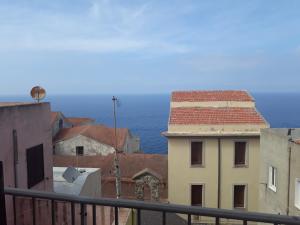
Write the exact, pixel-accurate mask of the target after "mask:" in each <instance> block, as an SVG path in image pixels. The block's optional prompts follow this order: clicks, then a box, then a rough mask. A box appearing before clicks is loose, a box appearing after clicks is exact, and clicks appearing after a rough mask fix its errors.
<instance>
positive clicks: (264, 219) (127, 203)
mask: <svg viewBox="0 0 300 225" xmlns="http://www.w3.org/2000/svg"><path fill="white" fill-rule="evenodd" d="M10 196H12V201H13V203H14V204H13V206H14V207H13V209H14V210H13V217H14V220H15V221H16V215H17V214H18V212H17V211H16V206H15V200H16V198H18V197H22V198H26V199H30V202H31V209H34V210H30V212H31V223H30V224H32V225H36V224H39V222H38V220H37V213H36V211H37V205H36V201H37V200H45V201H49V202H50V211H51V212H50V214H51V219H50V221H48V222H49V223H50V224H52V225H54V224H57V221H56V218H57V215H55V214H56V212H57V211H56V210H55V207H54V206H55V204H56V203H57V202H64V203H68V204H69V205H70V211H71V213H70V224H72V225H74V224H80V225H87V224H93V225H96V224H98V225H99V224H102V223H101V222H100V221H99V220H98V219H97V218H98V217H97V215H96V207H98V206H107V207H112V208H113V210H114V222H113V224H115V225H119V224H120V223H119V216H120V215H119V211H120V209H122V208H128V209H132V210H133V211H134V212H135V213H134V214H135V216H134V217H133V219H132V223H128V222H127V223H126V224H135V225H142V224H143V225H144V224H146V221H143V216H142V214H143V211H145V210H146V211H148V210H149V211H155V212H157V213H159V214H161V216H160V218H161V221H160V223H157V221H156V222H155V225H160V224H161V225H166V224H171V223H170V221H169V220H168V219H167V214H171V213H173V214H174V213H175V214H183V215H186V222H185V223H186V224H188V225H190V224H192V216H194V215H198V216H204V217H211V218H212V221H214V224H216V225H218V224H221V223H222V220H223V219H229V220H234V221H239V223H238V224H243V225H247V224H250V223H251V222H261V223H268V224H274V225H279V224H286V225H299V224H300V217H289V216H284V215H274V214H265V213H254V212H245V211H233V210H225V209H212V208H201V207H191V206H184V205H174V204H161V203H150V202H143V201H134V200H124V199H108V198H99V199H94V198H89V197H81V196H75V195H67V194H57V193H54V192H42V191H34V190H25V189H16V188H5V187H4V181H3V167H2V163H1V162H0V224H1V225H10V224H8V223H7V220H6V219H7V218H6V212H7V210H6V207H5V205H6V204H5V203H6V202H7V201H6V202H5V198H10ZM87 206H89V207H91V208H92V210H91V211H87V210H86V207H87ZM77 207H78V209H79V210H77V211H78V212H77V211H76V208H77ZM89 214H91V215H89ZM87 216H91V218H92V220H91V221H89V223H87V220H86V217H87ZM77 217H79V220H77V219H76V218H77ZM44 220H45V218H44ZM148 222H149V221H148ZM150 223H151V222H150ZM156 223H157V224H156ZM43 224H44V223H43ZM151 224H154V223H151ZM227 224H228V223H227ZM235 224H236V222H235Z"/></svg>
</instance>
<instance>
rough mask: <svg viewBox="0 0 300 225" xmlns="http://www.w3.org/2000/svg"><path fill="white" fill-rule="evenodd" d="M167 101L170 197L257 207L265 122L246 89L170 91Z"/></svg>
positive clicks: (225, 206)
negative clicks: (169, 97) (262, 132)
mask: <svg viewBox="0 0 300 225" xmlns="http://www.w3.org/2000/svg"><path fill="white" fill-rule="evenodd" d="M170 105H171V108H170V116H169V124H168V131H167V132H164V133H163V134H164V135H165V136H166V137H167V138H168V198H169V201H170V203H176V204H185V205H198V206H203V207H211V208H223V209H240V210H248V211H257V209H258V204H259V203H258V196H259V186H258V182H259V154H260V153H259V149H260V147H259V145H260V129H262V128H268V127H269V124H268V123H267V122H266V121H265V119H264V118H263V117H262V116H261V115H260V114H259V112H258V111H257V110H256V108H255V101H254V99H253V98H252V97H251V96H250V95H249V94H248V93H247V92H245V91H191V92H173V93H172V98H171V104H170ZM194 219H197V218H194Z"/></svg>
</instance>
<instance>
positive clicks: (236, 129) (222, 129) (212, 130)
mask: <svg viewBox="0 0 300 225" xmlns="http://www.w3.org/2000/svg"><path fill="white" fill-rule="evenodd" d="M267 127H269V124H230V125H169V126H168V133H195V134H198V135H200V134H211V135H218V134H219V135H221V134H226V133H229V134H235V135H236V136H239V135H240V134H242V133H245V134H247V133H249V134H257V135H259V134H260V129H262V128H267Z"/></svg>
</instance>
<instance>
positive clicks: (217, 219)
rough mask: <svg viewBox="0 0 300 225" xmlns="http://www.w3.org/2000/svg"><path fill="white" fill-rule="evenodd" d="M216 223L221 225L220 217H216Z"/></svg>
mask: <svg viewBox="0 0 300 225" xmlns="http://www.w3.org/2000/svg"><path fill="white" fill-rule="evenodd" d="M216 225H220V217H216Z"/></svg>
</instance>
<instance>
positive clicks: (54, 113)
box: [51, 112, 59, 125]
mask: <svg viewBox="0 0 300 225" xmlns="http://www.w3.org/2000/svg"><path fill="white" fill-rule="evenodd" d="M58 114H59V112H51V125H53V124H54V122H55V120H56V119H57V116H58Z"/></svg>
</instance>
